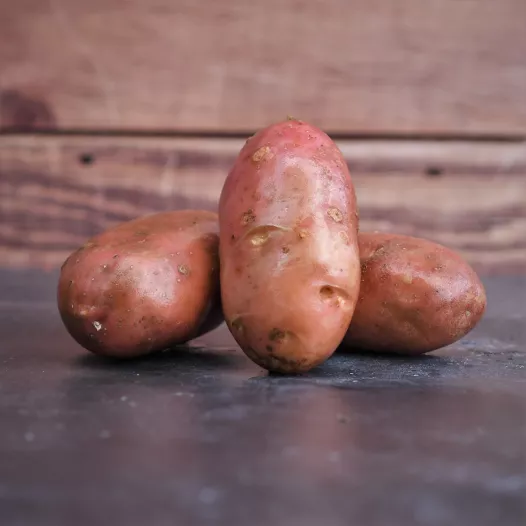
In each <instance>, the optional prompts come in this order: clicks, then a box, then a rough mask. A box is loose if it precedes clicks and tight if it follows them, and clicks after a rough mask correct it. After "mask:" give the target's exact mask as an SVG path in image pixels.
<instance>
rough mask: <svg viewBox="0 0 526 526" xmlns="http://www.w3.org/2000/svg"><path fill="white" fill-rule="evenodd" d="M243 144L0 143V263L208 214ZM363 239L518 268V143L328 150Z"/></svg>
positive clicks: (523, 184)
mask: <svg viewBox="0 0 526 526" xmlns="http://www.w3.org/2000/svg"><path fill="white" fill-rule="evenodd" d="M242 143H243V141H241V140H236V139H158V138H157V139H156V138H108V137H67V136H66V137H38V136H37V137H35V136H13V137H4V138H3V139H1V140H0V202H1V203H2V208H1V211H0V246H2V247H3V248H4V250H3V251H2V252H1V256H0V265H3V266H9V267H24V266H32V265H33V266H34V265H37V266H43V267H46V268H53V267H56V266H58V265H60V264H61V263H62V261H63V260H64V258H65V257H66V256H67V254H68V253H69V252H71V251H72V250H73V249H74V248H76V247H77V246H79V245H80V244H82V243H83V242H84V241H85V240H86V238H87V237H89V236H91V235H93V234H96V233H98V232H100V231H102V230H103V229H104V228H106V227H108V226H110V225H112V224H115V223H117V222H119V221H125V220H127V219H131V218H134V217H136V216H139V215H142V214H147V213H151V212H155V211H159V210H171V209H177V208H203V209H210V210H216V206H217V200H218V197H219V193H220V191H221V187H222V184H223V181H224V178H225V176H226V174H227V172H228V169H229V167H230V166H231V164H232V163H233V161H234V158H235V156H236V154H237V152H238V151H239V149H240V147H241V146H242ZM339 146H340V148H341V149H342V151H343V153H344V155H345V158H346V159H347V161H348V163H349V166H350V169H351V171H352V173H353V176H354V181H355V185H356V190H357V194H358V201H359V204H360V217H361V219H360V222H361V228H362V229H363V230H386V231H393V232H402V233H407V234H413V235H421V236H425V237H428V238H430V239H434V240H436V241H439V242H442V243H445V244H447V245H449V246H451V247H453V248H456V249H458V250H459V251H460V252H461V253H463V254H464V256H465V257H466V258H467V259H468V260H469V261H470V262H471V263H473V264H474V265H475V266H476V268H477V269H479V270H481V271H483V272H502V271H505V272H508V271H517V270H523V269H524V261H526V235H525V233H526V199H525V196H526V145H525V144H523V143H522V144H521V143H516V144H506V143H504V144H498V143H496V144H495V143H474V144H473V143H468V142H453V143H447V142H425V143H423V144H422V143H415V142H411V141H408V142H392V141H340V142H339Z"/></svg>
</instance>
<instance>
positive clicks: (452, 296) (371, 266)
mask: <svg viewBox="0 0 526 526" xmlns="http://www.w3.org/2000/svg"><path fill="white" fill-rule="evenodd" d="M358 241H359V247H360V260H361V265H362V283H361V286H360V298H359V300H358V305H357V306H356V311H355V313H354V316H353V319H352V322H351V325H350V327H349V330H348V332H347V334H346V336H345V339H344V344H343V345H342V348H343V349H348V350H353V349H355V350H367V351H382V352H392V353H401V354H422V353H426V352H429V351H433V350H435V349H438V348H439V347H443V346H445V345H449V344H451V343H453V342H455V341H456V340H458V339H460V338H462V337H463V336H464V335H465V334H467V333H468V332H469V331H470V330H471V329H473V327H475V325H476V324H477V322H478V321H479V320H480V318H481V317H482V315H483V313H484V310H485V308H486V294H485V292H484V287H483V286H482V283H481V282H480V280H479V278H478V276H477V275H476V274H475V272H474V271H473V269H472V268H471V267H470V266H469V265H468V264H467V263H466V262H465V261H464V260H463V259H462V258H461V257H460V256H459V255H458V254H456V253H455V252H453V251H452V250H449V249H447V248H445V247H443V246H441V245H438V244H436V243H432V242H431V241H426V240H425V239H418V238H415V237H409V236H402V235H395V234H383V233H360V235H359V236H358Z"/></svg>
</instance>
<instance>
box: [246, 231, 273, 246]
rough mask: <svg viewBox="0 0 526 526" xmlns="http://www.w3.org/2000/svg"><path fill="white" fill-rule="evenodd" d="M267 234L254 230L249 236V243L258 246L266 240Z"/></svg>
mask: <svg viewBox="0 0 526 526" xmlns="http://www.w3.org/2000/svg"><path fill="white" fill-rule="evenodd" d="M269 235H270V234H269V233H268V232H256V233H255V234H254V235H252V236H251V237H250V244H251V245H252V246H254V247H260V246H261V245H264V244H265V243H266V242H267V241H268V238H269Z"/></svg>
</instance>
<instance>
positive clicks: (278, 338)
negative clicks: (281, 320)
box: [268, 327, 287, 343]
mask: <svg viewBox="0 0 526 526" xmlns="http://www.w3.org/2000/svg"><path fill="white" fill-rule="evenodd" d="M286 336H287V333H286V332H285V331H282V330H281V329H278V328H276V327H274V328H273V329H272V330H271V331H270V332H269V333H268V337H269V340H270V341H273V342H277V343H282V342H283V340H284V339H285V337H286Z"/></svg>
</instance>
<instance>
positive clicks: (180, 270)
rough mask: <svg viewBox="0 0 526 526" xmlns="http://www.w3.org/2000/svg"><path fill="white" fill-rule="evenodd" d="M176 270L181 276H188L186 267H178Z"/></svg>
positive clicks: (188, 271)
mask: <svg viewBox="0 0 526 526" xmlns="http://www.w3.org/2000/svg"><path fill="white" fill-rule="evenodd" d="M177 270H178V271H179V273H180V274H182V275H183V276H188V274H190V269H189V268H188V266H187V265H179V266H178V267H177Z"/></svg>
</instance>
